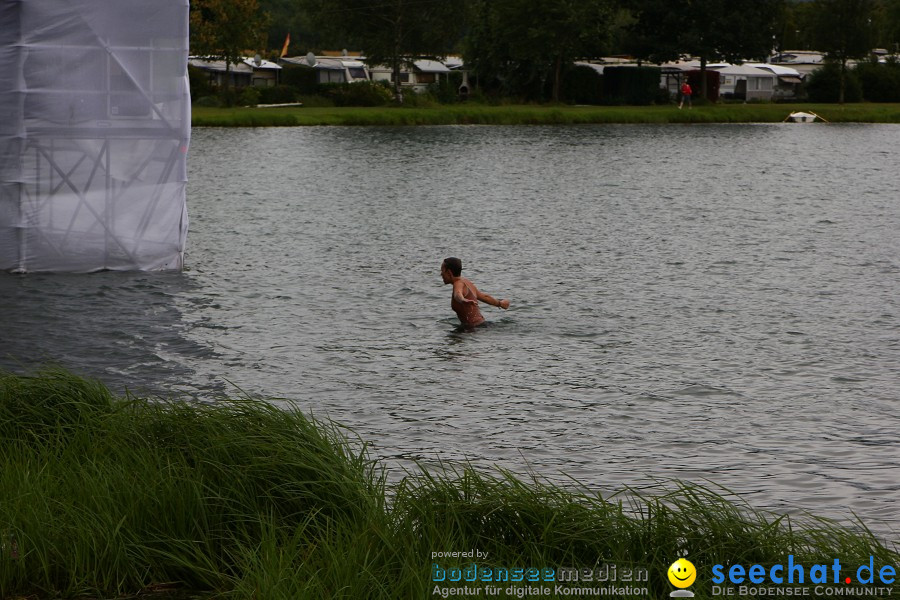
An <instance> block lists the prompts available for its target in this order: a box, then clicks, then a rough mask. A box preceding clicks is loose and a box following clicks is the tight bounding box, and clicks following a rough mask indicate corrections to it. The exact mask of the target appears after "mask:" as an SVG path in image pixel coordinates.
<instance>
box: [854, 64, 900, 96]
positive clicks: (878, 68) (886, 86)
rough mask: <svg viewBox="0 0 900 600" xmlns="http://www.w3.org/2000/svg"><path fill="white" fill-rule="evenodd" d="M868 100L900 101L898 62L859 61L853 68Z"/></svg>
mask: <svg viewBox="0 0 900 600" xmlns="http://www.w3.org/2000/svg"><path fill="white" fill-rule="evenodd" d="M854 71H855V72H856V76H857V77H858V78H859V82H860V85H861V86H862V95H863V98H865V99H866V100H868V101H869V102H900V64H898V63H897V62H896V61H891V62H889V63H887V64H881V63H871V62H869V63H861V64H859V65H857V67H856V68H855V69H854Z"/></svg>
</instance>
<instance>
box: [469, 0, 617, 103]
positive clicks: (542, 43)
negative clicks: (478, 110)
mask: <svg viewBox="0 0 900 600" xmlns="http://www.w3.org/2000/svg"><path fill="white" fill-rule="evenodd" d="M617 18H618V13H617V11H616V7H615V6H614V5H613V4H612V2H610V1H608V0H583V1H579V0H476V1H475V2H474V4H473V18H472V26H471V29H470V33H469V35H468V37H467V40H466V49H465V57H466V64H467V65H469V66H470V67H471V68H472V69H473V71H474V72H475V73H476V75H477V76H478V77H479V78H481V80H482V81H493V82H494V83H495V84H496V85H498V86H499V87H501V89H503V90H504V91H506V92H513V93H517V92H518V93H522V92H526V94H527V95H536V96H538V97H540V96H542V95H543V90H544V87H545V84H546V83H547V82H548V81H549V82H551V98H552V100H553V101H555V102H558V101H559V99H560V90H561V85H562V74H563V70H564V67H565V66H566V65H568V64H569V63H571V62H572V61H573V60H574V59H576V58H589V57H598V56H601V55H602V54H603V53H604V52H605V51H606V50H607V49H608V47H609V41H610V39H611V37H612V31H613V26H614V24H615V23H616V22H617Z"/></svg>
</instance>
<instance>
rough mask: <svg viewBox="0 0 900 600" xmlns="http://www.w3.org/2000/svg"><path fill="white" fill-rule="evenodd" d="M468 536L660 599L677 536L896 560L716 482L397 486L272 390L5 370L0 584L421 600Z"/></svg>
mask: <svg viewBox="0 0 900 600" xmlns="http://www.w3.org/2000/svg"><path fill="white" fill-rule="evenodd" d="M471 549H478V550H480V551H482V552H486V553H487V558H484V559H482V560H476V561H474V562H478V563H479V564H480V566H482V567H483V566H491V567H493V568H499V567H503V568H512V567H517V566H518V567H537V568H544V567H549V568H560V567H576V568H583V567H587V568H594V567H597V566H598V565H601V564H606V565H617V566H618V567H619V568H620V569H622V568H623V567H632V568H644V569H647V571H648V574H649V579H648V581H647V583H644V584H641V585H644V586H646V587H647V588H649V590H650V595H649V596H646V595H645V594H637V595H635V596H634V597H663V596H664V595H666V594H668V592H669V591H670V586H669V585H668V583H667V582H666V580H665V575H664V573H665V571H666V569H667V568H668V565H669V564H671V563H672V562H673V561H674V560H675V558H677V557H678V556H680V555H681V553H682V552H684V551H687V552H688V556H689V557H690V559H691V560H692V562H694V564H695V565H696V566H697V568H698V569H699V570H700V573H701V576H702V577H706V578H708V576H709V569H710V568H711V565H713V564H717V563H722V564H725V565H728V564H731V563H738V562H739V563H742V564H745V565H749V564H755V563H758V564H763V565H772V564H776V563H782V564H783V563H785V562H786V560H787V555H788V554H792V555H793V556H794V560H795V562H801V563H806V564H809V565H811V564H828V565H830V564H831V563H832V561H833V560H834V559H835V558H840V560H841V563H842V564H845V565H848V566H850V565H862V564H867V562H868V559H869V556H874V560H875V564H876V565H895V566H896V565H897V564H898V562H900V555H898V554H897V552H896V551H895V550H894V549H889V548H886V547H885V546H884V545H883V544H881V543H880V542H879V541H878V540H877V539H876V538H875V536H873V535H872V534H871V533H869V532H868V531H866V530H865V529H864V528H861V529H860V530H859V531H850V530H848V529H844V528H842V527H839V526H837V525H834V524H832V523H830V522H827V521H824V520H817V519H814V518H810V519H808V520H805V521H803V522H797V521H792V520H791V519H788V518H786V517H775V516H772V515H769V514H767V513H763V512H760V511H755V510H753V509H751V508H750V507H748V506H747V505H745V504H743V503H741V502H740V501H739V500H735V499H733V498H732V499H728V498H725V497H723V496H722V495H720V494H718V493H716V492H714V491H711V490H708V489H705V488H698V487H694V486H677V487H675V488H673V489H672V490H671V491H670V492H669V493H668V494H666V495H662V496H656V497H649V496H645V497H641V496H638V495H634V494H630V495H621V496H617V497H612V498H606V499H604V498H600V497H598V496H596V495H593V494H591V493H589V492H578V491H571V490H567V489H562V488H560V487H557V486H553V485H549V484H546V483H542V482H539V481H523V480H522V479H519V478H517V477H515V476H513V475H511V474H509V473H506V472H502V471H500V472H497V473H485V472H482V471H478V470H476V469H473V468H471V467H469V466H465V465H464V466H459V467H455V468H448V469H445V470H443V471H441V472H433V471H432V472H428V471H424V470H423V471H421V472H419V473H415V474H411V475H410V476H408V477H407V478H405V479H404V480H403V481H402V482H401V483H399V484H397V485H392V486H389V485H388V484H387V483H386V479H385V477H384V470H383V467H382V465H380V464H379V463H378V462H377V461H375V460H373V459H371V458H370V457H369V455H368V453H367V451H366V448H365V445H364V444H361V443H358V441H355V440H353V438H352V436H350V437H349V438H348V435H347V432H346V431H344V430H341V429H340V428H339V427H338V426H336V425H334V424H332V423H325V422H320V421H315V420H312V419H310V418H309V417H307V416H305V415H304V414H303V413H301V412H299V411H296V410H281V409H277V408H275V407H273V406H272V405H271V404H270V403H267V402H265V401H262V400H254V399H248V398H243V399H237V400H222V401H220V402H217V403H215V404H200V403H195V402H187V401H166V402H163V401H153V400H148V399H140V398H134V397H126V398H116V397H114V396H113V395H112V394H111V393H110V392H109V391H108V390H107V389H106V388H105V387H104V386H102V385H101V384H99V383H96V382H92V381H87V380H84V379H80V378H78V377H76V376H73V375H71V374H69V373H66V372H62V371H47V372H43V373H41V374H38V375H36V376H33V377H22V376H16V375H11V374H3V373H0V597H2V598H26V597H27V598H56V597H66V598H75V597H78V598H81V597H91V598H111V597H117V598H124V597H133V596H136V595H141V596H155V595H158V594H162V593H163V592H165V593H167V594H178V595H179V597H182V598H186V597H189V596H191V597H194V596H202V597H216V598H263V599H267V600H268V599H279V598H285V599H288V598H290V599H294V598H317V599H318V598H323V599H324V598H353V599H355V598H373V599H375V598H377V599H382V598H383V599H396V598H429V597H433V588H434V586H435V584H434V583H433V582H432V581H431V578H432V575H433V568H434V567H433V565H434V563H438V564H439V565H440V569H442V570H444V571H447V570H448V569H451V568H457V567H458V568H465V567H466V566H468V565H470V564H471V563H472V562H473V560H472V559H467V558H451V559H447V558H439V559H434V558H433V555H432V553H433V552H435V551H447V552H453V551H469V550H471ZM854 568H855V567H854ZM441 585H443V586H451V587H454V586H455V587H460V586H461V585H462V583H460V584H450V583H443V584H441ZM470 585H471V584H470ZM475 585H476V586H477V585H478V584H475ZM481 585H482V586H483V585H484V584H481ZM508 585H509V584H505V585H504V586H503V587H507V586H508ZM525 585H528V584H527V583H523V584H516V589H521V588H522V587H523V586H525ZM531 585H533V584H531ZM621 585H625V584H621ZM632 585H636V584H632ZM709 587H710V586H709V581H708V579H707V581H705V582H703V583H702V584H700V583H699V582H698V584H697V585H695V586H694V589H693V591H695V592H696V594H697V597H698V598H706V597H709ZM552 588H553V586H551V589H552ZM485 595H486V594H485V593H484V590H482V593H480V594H479V596H480V597H484V596H485ZM438 597H440V595H438ZM473 597H474V596H473ZM497 597H499V598H507V597H521V596H516V595H515V594H512V595H506V594H504V593H501V594H500V595H498V596H497ZM528 597H530V598H543V597H548V598H549V597H557V595H556V594H543V595H541V594H538V595H529V596H528ZM581 597H596V596H591V595H588V596H584V595H582V596H581ZM616 597H631V596H630V595H629V594H618V595H616Z"/></svg>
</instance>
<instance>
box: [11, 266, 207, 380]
mask: <svg viewBox="0 0 900 600" xmlns="http://www.w3.org/2000/svg"><path fill="white" fill-rule="evenodd" d="M195 287H196V285H195V284H194V283H193V282H192V280H191V279H190V278H188V277H186V276H184V275H183V274H181V273H133V272H132V273H114V272H103V273H92V274H79V275H70V274H29V275H4V276H2V277H0V366H2V367H3V368H5V369H8V370H11V371H14V372H21V373H32V372H35V371H36V370H39V369H41V368H45V367H54V366H59V367H64V368H67V369H70V370H72V371H74V372H76V373H81V374H84V375H88V376H91V377H96V378H99V379H101V380H102V381H103V382H104V383H106V384H107V385H108V386H109V387H110V388H111V389H113V390H115V391H117V392H119V393H122V392H124V391H125V390H126V389H127V390H130V391H132V392H135V393H143V394H150V395H168V394H170V393H172V392H175V391H181V392H190V393H195V392H196V387H195V386H194V385H193V384H192V383H191V381H192V379H193V378H194V376H195V373H194V371H193V369H192V368H191V362H192V361H194V360H198V359H200V358H203V359H209V358H211V356H212V354H213V352H212V351H211V350H210V349H209V348H207V347H204V346H202V345H200V344H198V343H197V342H195V341H193V340H191V339H190V338H188V337H186V336H185V329H186V327H185V324H184V322H183V321H182V312H181V310H180V309H179V308H178V307H177V306H176V297H178V296H180V295H189V294H190V292H191V290H192V289H193V288H195ZM211 386H212V387H211V389H219V390H224V383H223V382H221V381H218V382H211Z"/></svg>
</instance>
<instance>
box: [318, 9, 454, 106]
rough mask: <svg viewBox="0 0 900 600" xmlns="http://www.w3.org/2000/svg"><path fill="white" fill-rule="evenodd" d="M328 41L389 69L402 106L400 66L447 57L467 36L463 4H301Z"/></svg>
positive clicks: (397, 97) (397, 98) (396, 95)
mask: <svg viewBox="0 0 900 600" xmlns="http://www.w3.org/2000/svg"><path fill="white" fill-rule="evenodd" d="M303 2H304V4H303V5H304V6H305V8H306V9H307V10H308V11H309V12H310V15H311V17H312V20H313V23H315V24H316V26H317V27H319V28H320V29H321V30H322V31H323V32H325V35H327V36H329V37H330V39H342V40H345V43H346V44H350V45H353V46H355V47H357V48H360V49H362V50H363V52H364V53H365V56H366V60H367V62H368V63H369V64H386V65H389V66H390V67H391V72H392V74H393V81H394V97H395V98H396V100H397V101H398V102H402V100H403V96H402V92H401V88H400V68H401V66H402V65H403V64H408V63H410V62H411V61H412V59H414V58H421V57H433V58H440V57H444V56H446V55H447V54H449V53H450V52H451V51H452V50H453V49H454V48H455V46H456V45H457V44H458V43H459V40H460V39H461V38H462V36H463V27H464V24H465V19H464V18H461V17H462V16H464V15H465V3H464V0H346V1H344V2H341V3H339V4H335V3H334V2H332V1H330V0H303Z"/></svg>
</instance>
